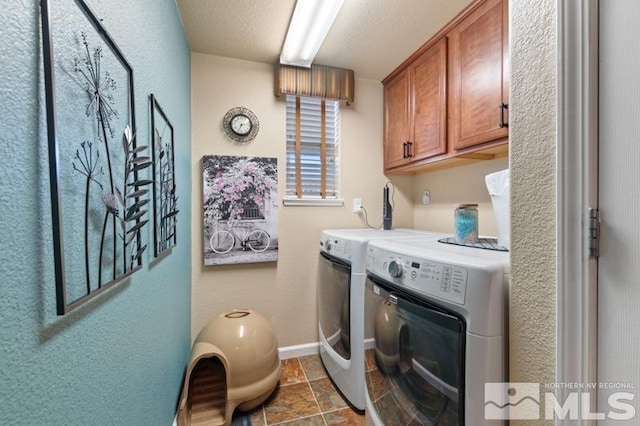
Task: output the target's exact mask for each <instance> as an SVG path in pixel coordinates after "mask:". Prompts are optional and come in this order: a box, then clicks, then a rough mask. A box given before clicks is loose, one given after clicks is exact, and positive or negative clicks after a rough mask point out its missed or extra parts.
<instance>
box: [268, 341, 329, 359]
mask: <svg viewBox="0 0 640 426" xmlns="http://www.w3.org/2000/svg"><path fill="white" fill-rule="evenodd" d="M319 353H320V343H318V342H314V343H304V344H302V345H293V346H284V347H282V348H278V355H279V356H280V359H289V358H296V357H299V356H307V355H317V354H319Z"/></svg>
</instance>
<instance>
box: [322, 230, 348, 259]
mask: <svg viewBox="0 0 640 426" xmlns="http://www.w3.org/2000/svg"><path fill="white" fill-rule="evenodd" d="M320 251H322V252H325V253H328V254H330V255H332V256H335V257H337V258H338V259H342V260H347V261H351V257H352V248H351V242H350V241H348V240H343V239H341V238H334V237H327V236H323V237H322V238H321V239H320Z"/></svg>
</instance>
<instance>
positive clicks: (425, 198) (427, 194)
mask: <svg viewBox="0 0 640 426" xmlns="http://www.w3.org/2000/svg"><path fill="white" fill-rule="evenodd" d="M430 202H431V192H430V191H429V190H428V189H427V190H426V191H424V192H423V193H422V204H429V203H430Z"/></svg>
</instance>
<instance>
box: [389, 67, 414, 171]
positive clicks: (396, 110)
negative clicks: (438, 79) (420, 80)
mask: <svg viewBox="0 0 640 426" xmlns="http://www.w3.org/2000/svg"><path fill="white" fill-rule="evenodd" d="M408 94H409V70H408V69H407V70H404V71H403V72H402V73H400V74H399V75H397V76H396V77H395V78H394V79H393V80H391V81H390V82H389V83H388V84H385V86H384V164H385V169H387V168H393V167H398V166H402V165H404V164H406V163H407V162H408V159H407V141H408V140H409V98H408Z"/></svg>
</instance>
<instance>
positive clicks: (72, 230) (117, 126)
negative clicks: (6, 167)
mask: <svg viewBox="0 0 640 426" xmlns="http://www.w3.org/2000/svg"><path fill="white" fill-rule="evenodd" d="M41 15H42V16H41V21H42V40H43V64H44V79H45V97H46V114H47V117H46V118H47V139H48V151H49V181H50V182H49V183H50V192H51V216H52V229H53V253H54V263H55V279H56V308H57V313H58V315H63V314H66V313H68V312H69V311H71V310H73V309H75V308H77V307H78V306H80V305H82V304H84V303H85V302H87V301H88V300H91V299H92V298H94V297H95V296H97V295H99V294H100V293H103V292H104V291H105V290H107V289H108V288H110V287H112V286H113V285H115V284H117V283H119V282H122V281H123V279H125V278H126V277H128V276H129V275H131V274H132V273H133V272H135V271H137V270H138V269H140V267H141V265H142V253H143V252H144V251H145V249H146V245H144V244H143V243H142V241H141V238H140V232H141V228H142V227H143V226H145V224H146V223H147V222H148V219H145V216H146V212H147V210H146V207H145V206H146V204H147V203H148V201H149V199H148V198H147V193H148V192H149V187H150V184H151V183H152V180H150V179H144V178H143V177H142V173H144V171H145V169H147V168H148V167H149V166H150V165H151V161H150V158H149V157H148V156H145V154H144V152H145V151H146V148H147V147H145V146H139V145H137V143H136V136H135V129H136V123H135V113H134V96H133V94H134V90H133V69H132V68H131V66H130V65H129V63H128V62H127V60H126V58H125V57H124V55H123V53H122V51H121V50H120V49H119V48H118V46H117V45H116V43H115V41H114V40H113V39H112V38H111V37H110V35H109V33H108V32H107V31H106V30H105V28H103V26H102V24H101V20H100V19H99V18H98V17H96V15H95V14H94V13H93V12H92V11H91V9H89V7H88V6H87V4H86V3H85V2H84V1H82V0H56V1H55V2H54V1H50V0H42V2H41Z"/></svg>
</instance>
